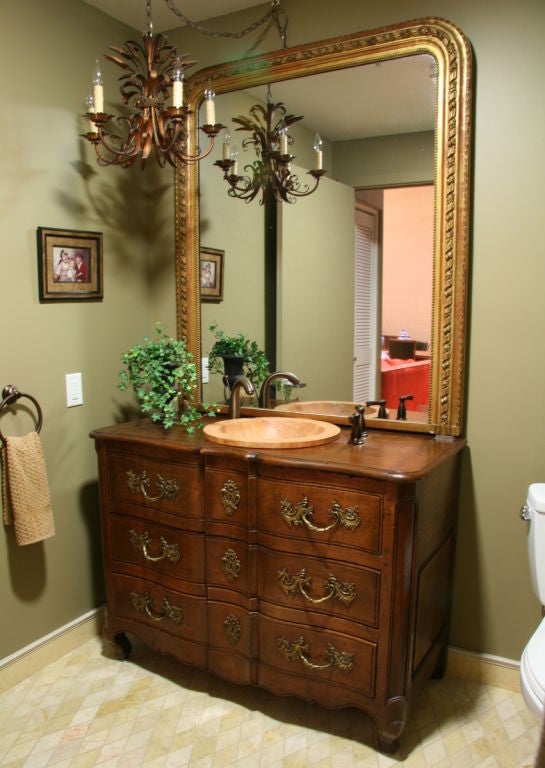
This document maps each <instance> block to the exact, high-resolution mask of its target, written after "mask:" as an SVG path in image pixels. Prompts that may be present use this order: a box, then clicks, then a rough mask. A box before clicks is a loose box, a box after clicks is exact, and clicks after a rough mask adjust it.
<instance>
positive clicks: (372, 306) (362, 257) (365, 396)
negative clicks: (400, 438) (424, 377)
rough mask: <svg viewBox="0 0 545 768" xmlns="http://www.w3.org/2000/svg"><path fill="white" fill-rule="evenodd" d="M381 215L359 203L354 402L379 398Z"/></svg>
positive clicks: (355, 261) (355, 289)
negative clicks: (379, 225)
mask: <svg viewBox="0 0 545 768" xmlns="http://www.w3.org/2000/svg"><path fill="white" fill-rule="evenodd" d="M379 282H380V274H379V249H378V212H377V211H376V210H374V209H373V208H370V207H367V206H363V205H361V204H359V203H358V205H357V206H356V236H355V256H354V401H355V402H359V403H361V402H365V401H366V400H374V399H376V397H377V392H379V391H380V388H379V386H378V385H379V374H380V355H379V350H380V347H379V344H378V327H379V309H380V307H379V300H378V297H379V296H380V290H379Z"/></svg>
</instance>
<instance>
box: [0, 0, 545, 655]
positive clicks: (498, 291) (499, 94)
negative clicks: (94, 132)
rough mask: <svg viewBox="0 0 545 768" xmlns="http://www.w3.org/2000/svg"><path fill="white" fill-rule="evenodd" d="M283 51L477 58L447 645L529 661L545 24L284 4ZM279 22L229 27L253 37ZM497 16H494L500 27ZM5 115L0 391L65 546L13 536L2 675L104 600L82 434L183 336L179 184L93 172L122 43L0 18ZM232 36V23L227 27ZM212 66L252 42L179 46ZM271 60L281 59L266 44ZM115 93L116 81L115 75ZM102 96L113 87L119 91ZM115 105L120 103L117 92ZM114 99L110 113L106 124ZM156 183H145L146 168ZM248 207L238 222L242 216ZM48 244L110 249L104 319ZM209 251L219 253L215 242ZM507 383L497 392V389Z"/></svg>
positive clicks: (236, 22)
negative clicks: (130, 372) (429, 38)
mask: <svg viewBox="0 0 545 768" xmlns="http://www.w3.org/2000/svg"><path fill="white" fill-rule="evenodd" d="M282 5H283V6H284V7H285V8H286V10H287V12H288V14H289V27H288V44H289V45H295V44H297V43H302V42H308V41H313V40H318V39H322V38H325V37H330V36H333V35H337V34H344V33H348V32H352V31H356V30H363V29H370V28H372V27H377V26H382V25H385V24H390V23H394V22H397V21H402V20H408V19H411V18H418V17H421V16H428V15H437V16H440V17H443V18H447V19H449V20H451V21H452V22H454V23H456V24H458V25H459V26H460V27H461V29H463V31H464V32H465V33H466V35H467V36H468V37H469V39H470V40H471V42H472V44H473V46H474V49H475V54H476V75H477V77H476V99H475V157H474V190H473V201H474V203H473V216H472V224H471V226H472V245H473V265H472V276H471V280H472V302H471V307H470V310H469V322H470V345H469V366H468V387H467V394H468V397H467V419H466V424H467V437H468V444H469V450H468V452H467V455H466V459H465V462H464V470H463V477H462V493H461V502H460V526H459V536H458V548H457V563H456V578H455V593H454V610H453V625H452V636H451V641H452V643H453V644H455V645H458V646H461V647H463V648H466V649H469V650H476V651H482V652H486V653H490V654H496V655H500V656H506V657H509V658H517V657H519V656H520V653H521V651H522V648H523V646H524V644H525V643H526V641H527V639H528V637H529V636H530V634H531V632H532V631H533V629H534V627H535V626H536V625H537V623H538V621H539V617H540V609H539V606H538V604H537V600H536V598H535V597H534V596H533V593H532V590H531V584H530V578H529V574H528V563H527V556H526V530H525V526H524V524H523V523H521V522H520V520H519V519H518V508H519V506H520V504H521V503H522V502H523V501H524V497H525V493H526V488H527V485H528V483H530V482H532V481H536V480H544V479H545V451H544V450H543V442H544V436H545V423H544V422H545V413H544V411H543V409H542V408H541V402H542V394H543V393H542V381H543V377H544V375H545V361H544V357H543V355H542V349H543V341H542V332H543V328H544V325H545V322H544V321H545V309H544V306H545V305H544V301H543V295H542V293H543V290H542V287H543V285H545V259H544V258H543V251H544V245H545V235H544V232H543V227H542V215H541V208H542V177H543V173H542V168H543V162H542V161H543V149H544V147H543V125H544V124H545V103H544V102H543V99H542V98H540V95H541V94H542V82H541V80H542V72H543V71H545V49H544V47H543V45H542V39H543V33H544V31H545V5H544V4H543V2H542V0H521V2H520V3H518V4H516V5H514V4H512V3H511V2H507V1H506V0H497V2H496V3H494V5H493V7H491V6H490V5H489V4H488V3H475V2H474V0H458V2H456V3H453V2H452V0H451V1H450V2H449V1H448V0H434V1H433V2H431V1H428V0H391V1H390V2H389V3H387V4H385V3H375V4H371V5H369V4H363V3H361V0H339V2H338V3H336V4H335V6H332V5H331V3H330V2H329V1H327V2H326V0H283V2H282ZM266 7H267V6H262V7H261V8H258V9H257V10H256V9H252V10H251V11H249V12H246V13H243V14H237V15H236V16H234V17H233V18H230V19H227V21H226V22H225V24H226V26H227V27H228V28H230V29H240V28H241V27H242V26H244V25H245V24H246V23H247V22H249V21H252V20H254V19H255V18H256V16H257V13H258V12H259V11H261V10H264V9H265V8H266ZM491 8H493V10H491ZM2 11H3V15H2V21H3V30H4V33H5V34H4V37H3V43H2V47H1V48H0V60H1V61H2V64H3V69H2V71H3V72H4V79H3V99H4V100H3V104H2V110H1V112H0V141H1V143H2V147H3V148H4V151H3V152H2V155H1V157H0V201H1V206H0V220H1V224H2V229H1V232H2V246H3V247H2V254H1V256H0V259H1V263H2V279H1V281H0V313H1V319H2V323H1V327H2V355H1V361H2V365H1V370H2V376H1V381H0V386H3V385H4V384H6V383H13V384H16V385H17V386H18V387H19V388H20V389H21V390H23V391H28V392H30V393H32V394H33V395H35V396H36V397H37V398H38V399H39V401H40V403H41V405H42V408H43V411H44V428H43V432H42V441H43V444H44V449H45V452H46V462H47V466H48V472H49V480H50V487H51V492H52V501H53V508H54V512H55V519H56V524H57V535H56V536H55V537H54V538H52V539H49V540H48V541H47V542H45V543H44V544H38V545H32V546H31V547H27V548H17V547H15V545H14V543H13V539H12V535H11V532H10V531H7V532H5V533H4V534H3V535H2V536H0V539H1V543H0V547H1V549H2V551H1V552H0V600H1V604H2V608H3V615H4V617H5V619H6V620H5V621H4V624H3V631H2V633H1V634H0V657H3V656H5V655H7V654H10V653H12V652H14V651H16V650H17V649H19V648H22V647H23V646H25V645H26V644H28V643H30V642H32V641H33V640H36V639H37V638H40V637H42V636H43V635H45V634H46V633H48V632H50V631H52V630H54V629H55V628H56V627H59V626H61V625H63V624H65V623H67V622H69V621H70V620H72V619H74V618H76V617H78V616H80V615H82V614H84V613H85V612H87V611H88V610H90V609H91V608H93V607H94V606H96V605H99V604H100V603H101V601H102V599H103V595H102V586H101V577H100V555H99V549H100V547H99V542H98V513H97V503H96V460H95V456H94V449H93V446H92V442H91V441H90V440H89V439H88V437H87V435H88V432H89V430H90V429H91V428H93V427H95V426H101V425H103V424H107V423H111V422H112V421H114V420H115V419H117V418H120V417H121V415H122V409H124V408H125V407H126V406H128V405H129V404H130V403H131V399H130V397H129V396H128V395H121V394H120V393H117V392H116V389H115V381H116V374H117V370H118V363H119V355H120V353H121V352H122V351H123V350H124V349H126V348H127V347H128V346H129V345H130V344H132V343H133V341H135V340H137V339H139V338H140V337H141V336H142V335H143V334H144V333H145V332H146V331H147V330H148V329H149V328H150V326H151V324H152V323H153V321H155V320H156V319H162V320H164V321H166V322H167V323H168V324H169V327H174V322H175V294H174V286H173V281H174V264H173V260H172V230H173V227H172V221H171V216H172V201H173V193H172V186H171V183H172V174H171V172H170V171H169V170H165V171H164V172H162V173H161V174H160V175H159V176H158V175H157V174H155V173H151V174H148V172H146V174H144V175H143V176H141V175H140V171H138V170H135V172H130V173H129V172H127V171H122V170H117V169H99V168H98V167H97V166H96V163H95V162H94V160H93V159H92V157H91V154H90V152H89V148H88V147H83V144H82V143H81V142H80V140H79V139H78V138H77V134H78V132H79V131H80V130H82V128H83V126H82V124H81V121H80V120H79V119H78V115H79V114H81V111H82V105H83V100H84V97H85V92H86V88H87V82H88V79H89V76H90V72H91V70H92V66H93V62H94V59H95V57H96V55H97V53H98V52H101V51H104V50H105V47H106V45H107V44H109V43H116V42H123V41H124V40H125V39H126V38H127V36H128V34H127V29H126V27H124V26H123V25H121V24H118V23H116V22H114V21H112V20H111V19H109V18H108V17H106V16H104V15H102V14H100V13H99V12H98V11H95V10H94V9H93V8H91V7H89V6H87V5H86V4H85V3H80V2H77V3H75V2H74V1H73V0H48V3H47V4H46V3H43V2H41V0H18V2H17V3H7V2H6V0H4V1H3V2H2ZM222 24H223V22H222ZM170 40H171V42H172V43H174V44H176V43H177V42H178V41H181V40H183V41H185V42H186V44H185V45H184V46H183V48H184V49H185V50H187V51H190V52H191V54H192V56H194V57H195V58H198V59H199V60H200V64H201V65H203V66H204V65H206V64H211V63H215V62H216V61H220V60H225V59H234V58H237V57H238V56H239V55H241V54H242V53H244V52H246V51H247V50H249V48H250V46H251V45H252V44H253V43H254V42H255V39H254V38H252V39H249V38H248V39H243V40H239V41H233V40H217V39H214V38H209V37H202V36H197V35H196V34H195V33H188V32H185V31H182V30H176V31H174V32H173V33H172V34H171V35H170ZM260 45H261V48H263V49H264V48H267V49H273V48H277V47H279V41H278V39H277V37H276V35H275V33H274V30H271V31H270V32H269V33H268V34H267V35H266V36H265V37H264V39H263V40H262V41H261V43H260ZM106 77H107V78H108V77H110V75H109V74H108V73H106ZM111 77H112V80H110V81H108V80H107V85H108V88H110V84H111V83H113V80H114V79H115V74H114V75H112V76H111ZM111 92H113V85H112V86H111ZM109 98H110V97H108V96H107V97H106V105H107V106H108V101H109ZM150 170H151V169H150ZM241 205H242V204H241ZM38 226H58V227H69V228H73V229H78V228H81V229H91V230H96V229H99V230H101V231H103V232H104V274H105V296H104V301H103V302H101V303H97V304H57V305H40V304H39V302H38V288H37V275H36V246H35V231H36V227H38ZM210 245H212V244H211V243H210ZM73 371H82V373H83V387H84V398H85V404H84V405H83V406H82V407H77V408H71V409H67V408H66V407H65V396H64V375H65V373H70V372H73ZM498 374H499V375H498Z"/></svg>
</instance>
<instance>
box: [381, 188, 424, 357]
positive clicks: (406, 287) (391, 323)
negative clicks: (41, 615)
mask: <svg viewBox="0 0 545 768" xmlns="http://www.w3.org/2000/svg"><path fill="white" fill-rule="evenodd" d="M433 202H434V189H433V186H432V185H428V186H422V187H397V188H391V189H385V190H384V208H383V263H382V269H383V274H382V281H383V282H382V297H383V305H382V333H383V334H386V335H397V334H398V333H399V332H400V330H401V329H402V328H404V329H405V330H406V331H407V332H408V333H409V335H410V337H411V338H413V339H416V340H417V341H426V342H429V341H430V339H431V308H432V287H433Z"/></svg>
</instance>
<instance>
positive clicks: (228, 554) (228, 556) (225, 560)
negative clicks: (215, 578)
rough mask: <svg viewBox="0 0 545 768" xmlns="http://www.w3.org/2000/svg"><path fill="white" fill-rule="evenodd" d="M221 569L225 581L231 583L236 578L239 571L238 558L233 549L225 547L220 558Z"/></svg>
mask: <svg viewBox="0 0 545 768" xmlns="http://www.w3.org/2000/svg"><path fill="white" fill-rule="evenodd" d="M221 570H222V571H223V575H224V576H225V578H226V579H227V581H229V582H231V583H233V582H234V581H236V580H237V579H238V575H239V573H240V560H239V559H238V557H237V553H236V552H235V550H234V549H230V548H229V549H226V550H225V554H224V555H223V557H222V558H221Z"/></svg>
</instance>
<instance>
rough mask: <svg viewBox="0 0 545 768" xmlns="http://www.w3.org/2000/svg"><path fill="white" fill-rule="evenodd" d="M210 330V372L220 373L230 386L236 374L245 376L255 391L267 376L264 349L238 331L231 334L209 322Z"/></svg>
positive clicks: (267, 362)
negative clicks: (211, 336) (212, 342)
mask: <svg viewBox="0 0 545 768" xmlns="http://www.w3.org/2000/svg"><path fill="white" fill-rule="evenodd" d="M210 330H211V331H212V333H213V334H214V339H215V341H214V344H213V345H212V349H211V350H210V352H209V353H208V368H209V371H210V373H221V374H223V381H224V384H225V385H226V386H227V387H228V388H229V390H230V389H231V386H232V384H233V381H234V380H235V378H236V377H237V376H246V378H247V379H249V380H250V381H251V382H252V384H253V385H254V387H255V390H256V392H257V391H258V390H259V387H260V386H261V384H262V383H263V381H264V380H265V379H266V378H267V376H268V375H269V361H268V360H267V356H266V355H265V352H264V351H263V350H262V349H260V347H259V346H258V344H257V342H256V341H252V340H250V339H249V338H248V337H247V336H246V335H245V334H243V333H242V332H241V331H239V332H238V333H237V334H236V335H235V336H227V334H226V333H225V332H224V331H222V330H221V329H219V328H218V326H217V323H212V325H211V326H210Z"/></svg>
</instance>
